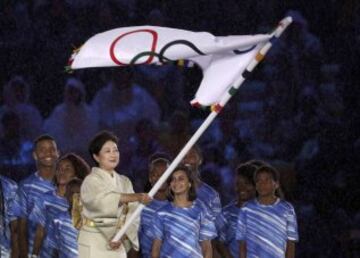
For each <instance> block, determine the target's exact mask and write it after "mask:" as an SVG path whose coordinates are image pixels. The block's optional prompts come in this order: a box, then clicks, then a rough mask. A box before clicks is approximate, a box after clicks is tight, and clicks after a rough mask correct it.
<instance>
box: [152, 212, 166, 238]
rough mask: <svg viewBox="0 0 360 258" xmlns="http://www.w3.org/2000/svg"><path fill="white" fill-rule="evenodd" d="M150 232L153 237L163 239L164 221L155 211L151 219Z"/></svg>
mask: <svg viewBox="0 0 360 258" xmlns="http://www.w3.org/2000/svg"><path fill="white" fill-rule="evenodd" d="M151 229H152V232H153V237H154V239H159V240H163V237H164V223H163V221H162V219H161V217H160V216H159V214H158V213H156V215H155V217H154V219H153V221H152V227H151Z"/></svg>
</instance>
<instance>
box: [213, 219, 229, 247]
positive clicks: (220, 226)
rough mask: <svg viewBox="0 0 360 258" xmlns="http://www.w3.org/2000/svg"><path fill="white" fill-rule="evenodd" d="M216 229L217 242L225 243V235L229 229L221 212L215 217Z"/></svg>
mask: <svg viewBox="0 0 360 258" xmlns="http://www.w3.org/2000/svg"><path fill="white" fill-rule="evenodd" d="M215 224H216V228H217V230H218V240H219V241H221V242H225V241H226V235H227V228H228V227H229V225H228V224H229V223H228V221H227V219H226V218H225V215H224V213H223V212H221V213H220V214H219V215H218V216H217V217H216V222H215Z"/></svg>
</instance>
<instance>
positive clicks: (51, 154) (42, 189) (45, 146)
mask: <svg viewBox="0 0 360 258" xmlns="http://www.w3.org/2000/svg"><path fill="white" fill-rule="evenodd" d="M33 158H34V160H35V162H36V167H37V172H35V173H34V174H32V175H31V176H29V177H27V178H25V179H24V180H22V181H21V182H20V184H19V188H18V196H17V201H16V204H17V205H18V207H19V209H18V212H17V213H18V214H15V215H16V216H17V218H18V222H19V248H20V257H27V256H28V255H30V257H37V255H36V254H37V251H38V250H39V249H40V247H36V246H33V244H34V240H35V238H36V237H39V236H41V235H42V234H43V232H36V224H35V223H33V222H31V221H30V220H28V217H29V214H30V213H31V211H32V209H33V207H34V203H35V202H36V201H37V200H40V199H41V198H42V197H43V196H44V194H45V193H47V192H50V191H54V189H55V188H54V185H53V183H52V179H53V177H54V173H55V164H56V161H57V159H58V158H59V152H58V149H57V145H56V142H55V140H54V138H52V137H51V136H49V135H41V136H40V137H38V138H37V139H36V140H35V141H34V151H33Z"/></svg>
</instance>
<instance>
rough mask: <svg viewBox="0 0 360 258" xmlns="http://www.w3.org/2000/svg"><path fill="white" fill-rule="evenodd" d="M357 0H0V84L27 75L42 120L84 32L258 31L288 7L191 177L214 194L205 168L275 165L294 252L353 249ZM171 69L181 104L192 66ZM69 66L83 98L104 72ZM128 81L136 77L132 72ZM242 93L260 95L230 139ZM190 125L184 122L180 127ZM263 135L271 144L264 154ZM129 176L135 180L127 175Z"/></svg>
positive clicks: (192, 114) (346, 252)
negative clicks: (199, 176)
mask: <svg viewBox="0 0 360 258" xmlns="http://www.w3.org/2000/svg"><path fill="white" fill-rule="evenodd" d="M359 3H360V2H359V1H356V0H349V1H338V0H327V1H325V0H318V1H307V0H302V1H278V0H266V1H265V0H262V1H250V0H245V1H235V0H208V1H204V0H198V1H190V0H179V1H178V0H174V1H156V2H155V1H141V0H139V1H125V0H123V1H115V0H112V1H110V0H109V1H65V0H52V1H46V0H43V1H15V0H13V1H5V0H2V1H1V3H0V60H1V68H0V69H1V73H0V87H2V88H3V87H4V85H5V84H6V83H7V82H8V81H9V80H10V79H11V78H13V77H14V76H15V75H21V76H23V77H24V79H25V80H26V81H27V82H28V84H29V85H30V94H31V95H30V96H31V97H30V102H31V103H33V104H34V105H35V106H36V107H37V108H38V109H39V111H40V113H41V115H42V116H43V118H44V119H46V118H47V117H48V116H49V115H50V114H51V112H52V110H53V109H54V107H55V106H56V105H57V104H59V103H60V102H61V101H62V93H63V87H64V82H65V80H66V78H67V77H68V76H69V75H68V74H67V73H66V72H65V69H64V66H65V65H66V64H67V60H68V58H69V57H70V55H71V52H72V49H73V48H75V47H79V46H80V45H81V44H82V43H83V42H84V41H85V40H86V39H88V38H89V37H91V36H92V35H94V34H96V33H99V32H102V31H106V30H109V29H112V28H116V27H122V26H134V25H143V24H153V25H156V24H160V25H163V26H168V27H175V28H181V29H187V30H192V31H208V32H211V33H212V34H214V35H219V36H220V35H239V34H255V33H266V32H269V31H270V30H271V29H272V28H274V27H275V26H276V24H277V22H278V21H280V20H281V19H282V18H283V17H285V15H287V14H292V15H294V23H293V24H292V25H291V26H290V27H289V29H288V30H287V31H286V32H285V34H284V35H283V37H282V38H281V41H280V42H279V44H278V45H277V46H275V47H274V48H273V49H272V50H271V52H270V53H269V56H268V57H267V58H265V60H264V62H263V64H260V66H259V67H258V68H257V69H256V71H255V73H254V74H253V75H252V77H251V78H250V79H249V81H255V82H256V83H255V85H260V84H261V83H259V82H263V84H264V85H265V88H264V89H263V94H262V93H260V94H257V93H256V92H255V93H254V92H253V91H252V90H251V89H249V88H251V85H252V84H251V83H248V84H245V85H244V87H243V88H241V89H240V91H239V93H238V95H237V96H236V97H235V98H234V99H233V100H231V102H230V103H229V107H227V108H225V110H224V112H223V113H222V114H221V115H220V117H219V121H220V124H221V130H222V133H223V134H222V135H223V136H222V138H221V139H220V140H219V141H218V142H217V144H211V143H210V142H209V141H208V140H206V139H208V138H209V135H205V136H204V139H203V140H202V141H201V146H202V148H203V150H204V154H205V155H204V156H205V163H204V165H203V167H204V171H203V172H204V173H203V177H204V180H205V181H207V182H209V184H212V185H213V186H214V187H217V189H218V190H219V192H221V193H222V198H223V202H224V204H225V203H226V202H228V200H229V198H230V197H231V193H230V194H227V193H223V192H226V191H224V190H222V189H221V188H222V187H225V186H226V183H224V181H226V180H224V179H222V178H221V177H222V176H223V175H222V174H221V173H218V174H216V171H217V170H233V169H234V168H235V167H236V165H237V164H239V163H241V162H244V161H246V160H248V159H253V158H259V159H264V160H266V161H268V162H270V163H271V164H273V165H274V166H277V167H278V168H279V169H280V170H281V172H282V176H283V178H285V179H283V180H284V186H283V187H284V188H285V194H286V196H285V197H286V199H288V200H290V201H291V202H292V203H293V204H294V205H295V207H296V210H297V213H298V219H299V226H300V239H301V241H300V243H299V244H298V248H297V249H298V252H297V255H298V257H336V258H341V257H360V256H359V255H360V254H359V246H360V245H359V228H360V213H359V206H360V198H359V197H360V191H359V189H360V188H359V186H360V184H359V181H360V180H359V178H360V176H359V150H360V138H359V136H360V135H359V133H360V130H359V129H360V128H359V122H360V119H359V112H358V110H359V103H360V102H359V96H360V94H359V91H360V90H359V89H360V87H359V83H358V82H359V73H358V72H357V69H358V67H359V60H360V56H359V53H360V4H359ZM180 72H181V75H182V76H183V78H185V79H184V85H183V86H184V92H183V94H184V99H183V101H184V102H188V101H190V100H191V98H192V96H193V94H194V92H195V91H196V88H197V85H199V81H200V79H201V71H200V70H199V69H198V68H189V69H184V68H181V71H180ZM75 76H77V77H78V78H80V79H81V80H82V81H83V82H84V84H85V86H86V92H87V101H88V102H89V103H90V102H91V100H92V98H93V97H94V95H95V93H96V92H97V90H99V89H100V88H101V87H102V86H103V85H104V84H105V83H106V82H107V81H108V79H109V72H108V70H107V69H100V68H99V69H88V70H84V71H78V72H76V73H75ZM137 80H138V82H139V83H140V84H141V83H142V84H146V81H145V80H144V79H143V78H142V77H141V76H139V77H137ZM169 83H171V78H170V79H169ZM254 94H255V96H254ZM3 97H4V96H3ZM253 100H256V102H257V103H260V102H261V103H262V104H263V109H262V110H263V113H264V118H262V120H260V119H259V123H260V125H262V126H259V127H260V128H262V130H260V129H259V130H256V133H255V138H251V139H250V140H249V139H248V138H241V137H237V136H236V135H237V133H235V134H233V133H234V130H235V131H236V130H237V128H236V126H235V125H237V124H241V122H242V120H241V119H242V118H243V116H242V115H243V114H242V113H241V112H242V110H241V108H239V109H237V108H236V107H238V103H242V102H251V101H253ZM234 109H235V110H236V111H234ZM181 110H182V111H183V112H185V113H186V114H187V119H188V122H189V123H192V122H193V123H194V121H195V120H197V119H200V120H201V119H203V118H204V117H205V116H206V114H207V112H206V111H199V110H195V109H191V108H190V107H181ZM165 111H166V112H167V113H169V112H170V113H171V112H172V111H174V110H171V109H170V110H163V112H164V114H165V113H166V112H165ZM164 114H163V116H162V119H161V122H162V123H170V122H169V121H170V116H166V115H164ZM245 116H246V117H247V118H248V116H249V114H246V115H245ZM250 116H251V115H250ZM252 119H253V120H255V121H256V119H257V118H256V117H252ZM159 130H160V129H159ZM193 131H194V127H192V129H189V131H188V132H187V133H189V134H190V133H191V132H193ZM254 131H255V129H254ZM264 142H265V143H266V146H268V147H269V148H270V149H271V150H275V151H270V153H269V152H267V147H263V146H265V145H264ZM254 146H255V147H256V148H255V147H254ZM253 147H254V148H255V149H256V150H253ZM234 152H235V154H232V155H233V156H231V155H230V154H229V153H234ZM229 155H230V156H231V157H230V158H228V157H227V156H229ZM0 158H2V159H3V157H0ZM3 164H5V163H4V162H3ZM28 165H29V164H27V166H24V167H22V168H20V169H19V168H17V169H15V170H12V166H11V165H10V166H9V165H6V166H5V165H3V166H2V171H1V173H2V174H7V175H10V176H11V177H12V178H14V179H15V180H19V179H21V178H22V177H24V176H25V175H27V174H28V173H30V171H32V169H33V164H30V165H29V166H28ZM20 167H21V166H20ZM25 167H26V169H25ZM29 167H30V168H29ZM19 170H21V171H20V172H19ZM9 171H15V172H11V173H10V172H9ZM24 171H25V172H24ZM283 171H285V172H283ZM16 173H20V174H16ZM209 175H210V176H209ZM219 177H220V179H219ZM132 179H133V180H136V175H135V176H134V178H132ZM229 196H230V197H229Z"/></svg>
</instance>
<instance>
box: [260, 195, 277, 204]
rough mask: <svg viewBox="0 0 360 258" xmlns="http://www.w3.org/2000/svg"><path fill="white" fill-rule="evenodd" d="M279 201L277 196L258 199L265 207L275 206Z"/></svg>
mask: <svg viewBox="0 0 360 258" xmlns="http://www.w3.org/2000/svg"><path fill="white" fill-rule="evenodd" d="M276 200H277V197H276V196H275V195H273V194H272V195H266V196H259V197H258V202H259V203H260V204H264V205H271V204H274V203H275V202H276Z"/></svg>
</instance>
